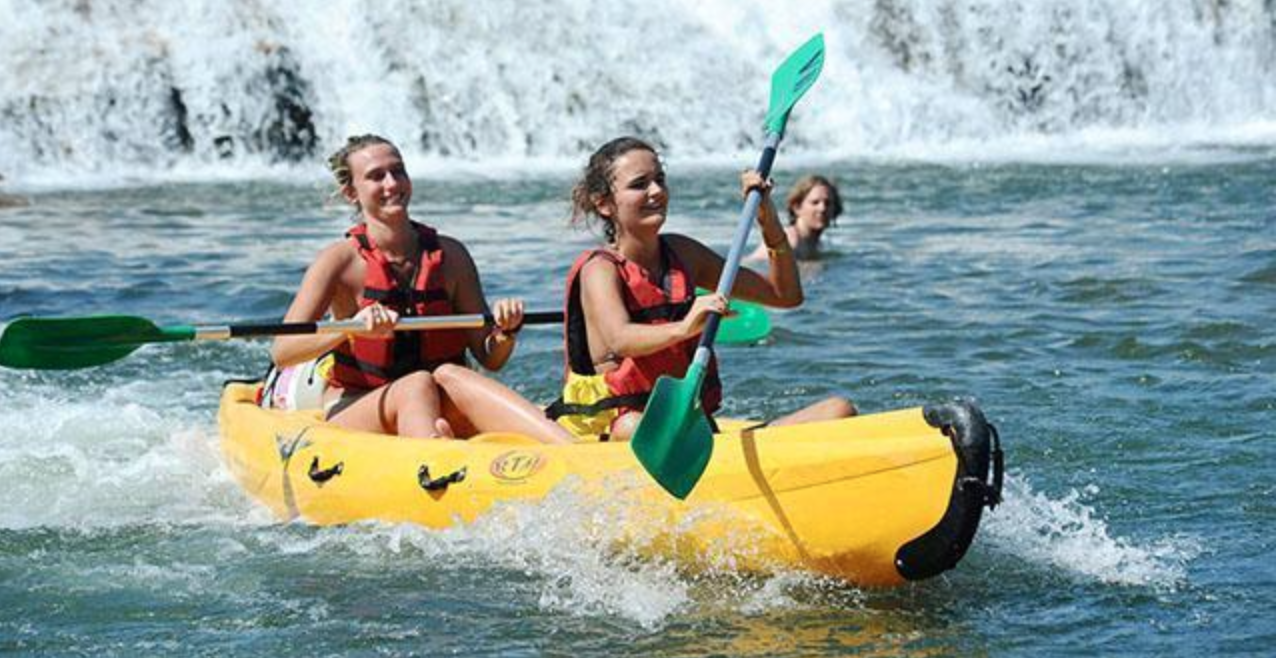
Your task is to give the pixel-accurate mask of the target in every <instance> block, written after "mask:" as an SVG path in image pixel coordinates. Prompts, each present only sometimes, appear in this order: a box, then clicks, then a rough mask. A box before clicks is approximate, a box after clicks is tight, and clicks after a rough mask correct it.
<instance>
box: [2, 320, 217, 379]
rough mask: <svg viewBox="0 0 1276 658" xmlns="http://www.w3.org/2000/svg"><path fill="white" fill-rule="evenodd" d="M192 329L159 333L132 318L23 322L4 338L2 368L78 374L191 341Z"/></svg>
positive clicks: (160, 330)
mask: <svg viewBox="0 0 1276 658" xmlns="http://www.w3.org/2000/svg"><path fill="white" fill-rule="evenodd" d="M194 336H195V330H194V328H193V327H168V328H160V327H157V326H155V325H154V324H152V323H151V322H150V321H149V320H146V319H143V318H138V317H132V316H128V315H99V316H90V317H82V318H19V319H17V320H15V321H13V322H12V323H11V324H9V326H7V327H5V329H4V334H3V335H0V365H2V366H5V367H8V368H37V369H41V370H73V369H75V368H88V367H90V366H100V365H102V364H104V363H110V362H112V361H115V360H117V359H122V358H124V357H125V356H128V355H129V354H131V353H132V352H133V350H136V349H137V348H139V347H141V346H142V345H145V344H147V343H168V342H173V341H180V340H191V339H193V338H194Z"/></svg>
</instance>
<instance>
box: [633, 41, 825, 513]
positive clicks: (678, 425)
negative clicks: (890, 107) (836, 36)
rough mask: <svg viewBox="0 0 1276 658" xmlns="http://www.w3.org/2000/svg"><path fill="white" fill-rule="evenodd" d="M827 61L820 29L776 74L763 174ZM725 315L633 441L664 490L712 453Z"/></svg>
mask: <svg viewBox="0 0 1276 658" xmlns="http://www.w3.org/2000/svg"><path fill="white" fill-rule="evenodd" d="M823 66H824V35H822V34H817V35H815V37H814V38H812V39H811V40H810V41H807V42H806V43H805V44H803V46H802V47H801V48H798V49H797V50H796V51H794V52H793V54H791V55H789V57H788V58H787V59H785V60H784V63H783V64H781V65H780V67H779V68H778V69H776V70H775V73H774V74H772V76H771V103H770V106H769V107H768V108H767V113H766V142H765V146H764V148H763V149H762V158H761V159H760V160H759V161H758V169H757V171H758V173H760V174H762V177H763V178H766V177H767V176H769V175H770V174H771V164H772V163H773V162H774V161H775V152H776V149H777V148H778V147H779V145H780V140H781V139H783V137H784V126H785V124H786V123H787V122H788V120H789V112H790V111H791V110H792V109H793V106H794V105H796V104H797V102H798V99H800V98H802V95H803V94H805V93H806V91H807V90H808V89H810V88H811V85H813V84H815V80H816V79H817V78H818V77H819V75H820V70H821V69H822V68H823ZM761 204H762V193H761V192H759V191H758V190H752V191H750V192H749V196H748V197H747V198H746V199H745V203H744V209H743V211H742V212H741V213H740V223H739V225H738V226H737V228H736V233H735V239H734V240H733V241H732V243H731V251H730V252H728V254H727V261H726V264H725V265H724V266H723V270H722V277H721V278H720V279H719V280H718V294H720V295H723V296H724V297H726V296H730V294H731V289H732V287H734V286H735V275H736V272H737V271H739V269H740V259H741V257H742V256H743V254H744V245H745V242H747V241H748V239H749V229H750V228H752V226H753V223H754V221H756V217H757V214H758V208H759V207H760V206H761ZM721 320H722V318H721V316H719V315H711V316H710V317H709V320H708V322H707V323H706V324H705V328H704V333H702V334H701V335H700V345H699V346H698V347H697V348H696V355H695V358H694V359H693V360H692V362H691V366H690V367H688V368H687V373H686V375H685V376H684V377H683V378H682V379H675V378H673V377H661V378H660V379H658V380H657V381H656V386H655V388H654V389H652V391H651V397H649V398H648V399H647V408H646V409H645V410H644V411H643V414H642V420H641V421H640V422H639V423H638V429H637V430H635V432H634V436H633V439H632V441H631V442H630V443H631V444H632V446H633V451H634V454H635V455H637V457H638V461H639V462H641V463H642V466H643V468H645V469H647V472H648V473H650V474H651V476H652V477H653V478H655V480H656V482H658V483H659V484H660V486H662V487H664V488H665V491H668V492H669V493H671V494H673V495H674V496H676V497H678V498H680V499H681V498H686V497H687V495H688V494H690V493H691V490H692V489H693V488H695V486H696V482H699V481H700V476H701V475H702V474H703V473H704V469H705V467H706V466H708V465H709V457H710V456H712V454H713V430H712V429H711V428H710V427H709V419H708V418H707V417H706V416H705V413H704V410H703V409H701V408H700V388H701V385H702V384H703V383H704V375H705V367H706V366H707V364H708V362H709V354H710V350H711V349H712V348H713V341H714V338H715V337H716V336H717V333H718V325H719V323H720V322H721Z"/></svg>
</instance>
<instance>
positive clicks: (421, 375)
mask: <svg viewBox="0 0 1276 658" xmlns="http://www.w3.org/2000/svg"><path fill="white" fill-rule="evenodd" d="M391 388H392V389H393V397H395V398H396V399H398V400H401V401H405V400H420V399H429V398H433V397H437V396H438V393H437V390H438V385H437V384H436V383H435V381H434V375H432V374H430V373H428V372H426V371H424V370H418V371H416V372H412V373H408V374H406V375H404V376H402V377H400V378H398V379H396V380H395V381H394V384H392V385H391Z"/></svg>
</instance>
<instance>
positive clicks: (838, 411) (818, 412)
mask: <svg viewBox="0 0 1276 658" xmlns="http://www.w3.org/2000/svg"><path fill="white" fill-rule="evenodd" d="M857 413H859V410H858V409H856V408H855V403H853V402H851V401H850V400H847V399H846V398H844V397H839V396H836V395H834V396H832V397H829V398H825V399H823V400H820V401H819V402H816V403H815V404H813V405H810V406H808V407H803V408H801V409H798V410H797V411H795V412H793V413H791V414H789V415H787V416H781V417H779V418H776V419H775V420H773V421H771V422H770V423H767V425H769V426H771V427H775V426H776V425H797V424H800V423H815V422H819V421H821V420H837V419H838V418H846V417H848V416H854V415H855V414H857Z"/></svg>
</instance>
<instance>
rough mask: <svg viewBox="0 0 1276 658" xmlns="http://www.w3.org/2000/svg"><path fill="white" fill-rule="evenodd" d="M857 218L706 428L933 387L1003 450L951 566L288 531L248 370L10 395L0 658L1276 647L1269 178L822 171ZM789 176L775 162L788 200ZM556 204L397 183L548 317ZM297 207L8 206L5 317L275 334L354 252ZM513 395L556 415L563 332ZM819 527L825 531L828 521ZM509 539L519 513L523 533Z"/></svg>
mask: <svg viewBox="0 0 1276 658" xmlns="http://www.w3.org/2000/svg"><path fill="white" fill-rule="evenodd" d="M670 166H671V169H670V176H671V184H672V187H673V203H672V209H671V220H670V226H669V230H673V231H679V232H684V233H688V234H691V235H694V236H696V237H698V238H700V239H702V240H704V241H706V242H707V243H708V244H710V245H711V246H714V247H715V248H717V249H719V250H721V251H723V252H725V250H726V246H727V244H728V243H729V240H730V233H731V231H732V229H733V225H734V218H735V216H736V212H737V209H738V205H737V204H738V196H737V194H738V192H737V189H736V186H737V181H736V178H737V175H736V174H735V173H734V172H733V171H731V170H726V169H720V168H687V167H685V166H684V167H679V165H678V163H677V162H671V163H670ZM823 169H824V171H825V172H827V173H830V174H832V175H833V176H834V177H836V178H837V179H838V180H840V181H841V182H842V183H843V185H844V194H845V197H846V205H847V209H848V212H847V215H845V216H844V217H843V218H842V219H841V220H840V222H839V223H838V225H837V226H836V227H835V228H834V229H833V230H832V232H831V234H830V235H829V236H828V247H829V251H828V252H827V253H826V254H825V257H824V258H823V259H821V260H820V261H818V262H815V263H810V264H808V265H806V266H804V270H803V273H804V280H803V281H804V285H805V288H806V296H807V302H806V304H805V305H804V306H803V307H802V308H800V309H797V310H794V311H789V312H776V313H774V316H773V320H774V324H775V330H774V333H773V335H772V337H771V338H770V339H769V340H768V341H767V342H766V343H765V344H763V345H757V346H729V347H723V348H722V349H721V350H720V359H721V362H722V369H723V377H724V384H725V387H726V402H725V405H726V409H725V411H726V413H728V414H731V415H748V416H773V415H777V414H780V413H783V412H785V411H788V410H791V409H793V408H796V407H798V406H800V405H802V404H805V403H809V402H811V401H814V400H817V399H819V398H821V397H823V396H826V395H828V394H831V393H840V394H843V395H847V396H849V397H851V398H853V399H854V400H855V401H856V403H857V404H858V405H859V406H860V408H861V409H863V410H864V411H866V412H874V411H884V410H889V409H895V408H900V407H905V406H912V405H916V404H919V403H923V402H926V401H932V400H942V399H945V398H948V397H952V396H956V395H965V396H972V397H974V398H975V399H977V400H978V402H979V404H980V405H981V406H982V408H983V409H984V411H985V412H986V414H987V415H988V417H989V419H990V420H992V421H993V422H994V423H996V424H997V425H998V427H999V428H1000V430H1001V434H1002V437H1003V440H1004V443H1005V446H1006V451H1007V463H1008V466H1009V473H1008V478H1007V483H1006V487H1007V489H1006V492H1005V503H1004V504H1003V505H1002V506H1001V507H999V508H998V509H996V510H995V511H994V512H992V513H990V514H987V515H986V516H985V522H984V524H983V526H982V527H981V528H980V531H979V534H978V536H977V538H976V540H975V543H974V545H973V547H972V549H971V551H970V552H969V554H968V555H967V556H966V558H965V560H964V561H963V562H962V563H961V564H960V565H958V567H957V568H956V569H955V570H953V571H951V572H949V573H948V574H946V575H944V576H942V577H939V578H936V579H933V580H929V581H926V582H922V583H917V584H911V585H907V586H904V587H902V588H899V589H894V590H889V591H872V590H868V591H862V590H858V589H855V588H852V587H848V586H845V585H842V584H838V583H833V582H828V581H825V580H822V579H820V578H817V577H815V576H813V575H811V574H806V573H801V572H796V573H794V572H785V573H763V574H750V575H741V574H735V573H731V572H729V571H726V570H723V571H719V572H708V573H705V572H688V571H685V570H682V569H679V568H678V566H677V565H673V564H668V563H661V562H657V561H651V560H640V559H634V558H633V557H632V556H627V555H624V554H623V552H622V553H619V554H618V553H616V552H615V551H613V550H610V549H609V548H608V547H607V546H605V545H595V544H591V543H590V542H589V541H588V540H587V539H586V538H582V537H580V536H578V534H576V533H574V531H573V528H574V527H576V526H578V525H580V524H581V523H583V522H584V521H585V517H586V515H587V514H588V512H587V511H585V510H583V509H582V508H581V506H580V505H578V504H576V503H578V502H579V501H572V500H570V499H566V498H563V499H559V498H551V499H550V500H549V501H547V502H545V503H542V504H538V505H529V506H526V507H523V508H519V509H517V510H515V511H514V514H513V515H512V516H509V515H505V516H503V517H502V519H503V521H502V522H499V523H498V522H490V523H482V522H481V523H479V524H477V525H475V526H471V527H467V528H459V529H455V530H451V531H444V532H438V531H427V530H424V529H421V528H417V527H411V526H401V525H389V524H382V523H364V524H357V525H353V526H347V527H334V528H315V527H311V526H307V525H304V524H300V523H287V524H281V523H279V522H277V521H276V520H275V519H273V518H272V517H271V516H270V514H269V513H268V512H267V511H266V510H265V509H264V508H262V507H261V506H259V505H258V504H256V503H255V502H253V501H252V500H251V499H249V498H247V497H246V496H245V495H244V494H243V493H242V491H241V490H240V489H239V488H238V486H237V485H236V484H235V482H234V481H233V480H232V478H231V477H230V475H229V473H228V471H227V470H226V468H225V467H224V465H223V464H222V462H221V460H220V456H219V449H218V431H217V426H216V420H215V412H216V405H217V400H218V394H219V391H220V386H221V383H222V382H223V381H224V380H226V379H230V378H236V377H245V376H254V375H258V374H260V373H261V372H262V371H263V370H264V367H265V364H266V344H265V343H264V342H261V341H247V340H241V341H229V342H222V343H187V344H178V345H169V346H151V347H147V348H144V349H142V350H139V351H138V352H136V353H135V354H133V355H131V356H129V357H127V358H124V359H121V360H120V361H118V362H116V363H113V364H110V365H107V366H104V367H100V368H94V369H87V370H79V371H70V372H34V371H15V370H0V482H3V491H4V493H3V498H2V499H3V504H0V653H6V654H16V655H95V656H103V655H119V656H136V655H210V656H211V655H216V656H223V655H272V656H282V655H298V656H300V655H492V656H538V655H573V656H580V655H604V654H606V655H634V656H649V655H680V656H768V657H771V656H842V655H847V654H859V655H892V656H900V655H903V656H911V655H916V656H934V655H957V654H971V655H996V656H1007V655H1008V656H1065V655H1066V656H1071V655H1078V654H1082V655H1087V654H1088V655H1129V656H1162V655H1202V654H1207V653H1211V654H1220V655H1261V654H1263V653H1266V652H1268V651H1271V647H1273V646H1276V634H1273V632H1272V630H1271V620H1272V619H1274V618H1276V568H1274V567H1273V566H1272V565H1273V560H1272V558H1271V553H1272V549H1273V537H1276V535H1273V533H1272V532H1271V528H1272V526H1273V524H1274V523H1276V493H1274V487H1276V485H1274V483H1276V447H1274V446H1276V432H1274V431H1273V429H1272V427H1273V419H1274V418H1276V414H1274V413H1273V412H1274V411H1276V385H1274V382H1276V378H1274V377H1273V375H1274V374H1276V341H1274V340H1273V332H1272V323H1273V321H1274V320H1276V203H1274V198H1273V194H1272V192H1271V190H1272V183H1273V181H1276V154H1274V153H1273V152H1272V151H1271V150H1269V149H1266V148H1254V149H1235V150H1233V151H1232V152H1229V153H1223V154H1221V155H1218V156H1217V157H1213V156H1211V157H1207V158H1201V159H1197V158H1188V159H1181V158H1174V157H1167V158H1165V159H1164V160H1163V161H1158V160H1157V159H1156V158H1149V159H1147V160H1146V161H1138V162H1126V163H1121V164H1088V165H1087V164H996V163H988V164H979V165H976V164H921V163H912V162H903V161H893V160H881V159H878V160H864V161H860V160H853V161H837V162H832V163H827V164H826V165H825V166H824V167H823ZM797 173H801V172H799V171H797V170H795V169H786V168H785V166H784V164H783V163H781V164H780V168H779V169H777V177H778V179H779V181H778V182H779V185H780V187H781V188H782V189H783V188H784V187H785V186H786V185H787V184H788V183H790V182H791V181H792V180H793V178H794V177H795V175H796V174H797ZM570 183H571V180H570V175H569V174H568V173H566V172H559V171H556V170H552V169H551V170H546V171H542V172H541V173H534V174H532V175H529V176H525V177H506V178H502V179H486V178H483V177H479V176H476V175H462V176H452V177H446V176H433V175H418V177H417V186H416V196H415V199H414V203H413V210H414V215H415V216H416V217H418V218H419V219H421V220H424V221H427V222H429V223H431V224H433V225H435V226H437V227H438V228H440V230H442V231H443V232H444V233H447V234H450V235H453V236H455V237H458V238H460V239H462V240H463V241H464V242H465V243H466V244H468V245H469V247H470V250H471V252H472V253H473V255H474V257H475V260H476V262H477V264H478V266H479V268H480V270H481V273H482V276H483V281H484V284H485V287H486V290H487V294H488V296H489V297H490V298H494V297H499V296H521V297H523V298H525V299H526V300H527V303H528V307H529V308H531V309H534V310H542V309H544V310H552V309H556V308H558V307H559V305H560V303H561V288H562V280H563V278H564V275H565V273H566V269H567V267H568V265H569V264H570V263H571V261H572V259H573V258H574V256H575V255H576V254H577V253H579V252H580V251H581V250H582V249H585V248H587V247H588V246H589V245H591V244H592V243H593V241H594V239H593V237H592V236H590V235H588V234H587V233H579V232H573V231H571V230H569V229H568V228H567V227H566V225H565V216H566V214H567V204H566V197H567V190H568V188H569V186H570ZM326 194H327V189H326V187H325V186H324V185H323V184H322V183H319V182H305V181H302V182H286V183H278V182H274V183H272V182H232V183H227V182H223V183H189V184H173V183H166V184H165V183H147V184H143V185H140V186H137V185H134V186H127V185H121V186H115V187H111V188H107V189H83V188H81V189H57V187H56V186H54V187H52V188H49V187H45V188H39V189H34V190H31V191H30V192H29V193H28V194H26V196H27V197H28V198H29V200H30V205H29V206H27V207H25V208H13V209H0V323H2V322H7V321H11V320H12V319H13V318H15V317H17V316H20V315H36V316H81V315H91V314H98V313H109V314H129V315H139V316H143V317H146V318H150V319H152V320H154V321H156V322H157V323H161V324H170V323H171V324H221V323H228V322H248V321H276V320H278V319H279V318H280V317H281V316H282V314H283V312H284V309H285V308H286V306H287V304H288V302H289V299H290V298H291V294H292V292H293V291H294V290H295V288H296V286H297V284H298V282H299V280H300V277H301V274H302V271H303V269H304V267H305V266H306V264H307V263H308V262H309V260H310V259H311V258H312V257H313V256H314V254H315V253H316V252H317V251H318V250H319V249H320V248H321V247H322V246H323V245H325V244H327V243H328V242H329V241H331V240H334V239H336V238H337V237H339V236H340V235H341V233H342V231H343V230H344V229H345V227H347V226H348V225H349V216H348V212H347V211H346V210H345V209H344V208H342V207H341V206H339V205H337V204H334V203H331V202H330V201H327V200H326ZM523 336H524V339H523V340H522V341H521V342H522V344H521V345H520V347H519V350H518V352H517V354H516V356H515V358H514V359H513V361H512V362H511V364H510V365H509V367H507V368H506V369H505V370H504V371H503V372H502V373H500V377H501V378H502V379H503V380H504V381H506V382H507V383H509V384H511V385H512V386H514V387H515V388H517V389H518V390H520V391H521V392H523V393H524V394H525V395H527V396H529V397H531V398H533V399H536V400H540V401H548V400H549V399H551V398H552V397H554V396H555V394H556V392H557V391H556V389H557V386H558V385H559V379H558V378H559V373H560V368H561V358H562V357H561V348H560V343H559V341H560V338H559V335H558V333H557V332H556V330H553V329H534V330H533V329H529V330H528V331H526V332H524V334H523ZM833 513H835V510H830V514H833ZM511 519H513V521H511Z"/></svg>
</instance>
